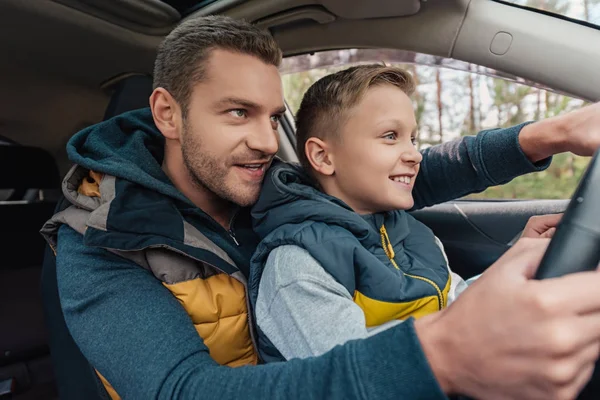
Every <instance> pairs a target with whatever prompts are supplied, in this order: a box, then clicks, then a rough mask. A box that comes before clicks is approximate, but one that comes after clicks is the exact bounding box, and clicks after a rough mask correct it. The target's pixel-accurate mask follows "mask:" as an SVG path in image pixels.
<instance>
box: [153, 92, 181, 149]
mask: <svg viewBox="0 0 600 400" xmlns="http://www.w3.org/2000/svg"><path fill="white" fill-rule="evenodd" d="M150 108H151V109H152V117H153V118H154V123H155V124H156V127H157V128H158V130H159V131H161V133H162V134H163V136H164V137H165V138H167V139H171V140H179V138H180V134H181V124H182V119H181V108H180V107H179V105H178V104H177V102H176V101H175V99H174V98H173V96H171V93H169V92H168V91H167V90H165V89H164V88H161V87H159V88H156V89H154V91H153V92H152V94H151V95H150Z"/></svg>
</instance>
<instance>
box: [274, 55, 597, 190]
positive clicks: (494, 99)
mask: <svg viewBox="0 0 600 400" xmlns="http://www.w3.org/2000/svg"><path fill="white" fill-rule="evenodd" d="M373 62H385V63H386V64H388V65H397V66H399V67H402V68H405V69H407V70H409V71H410V72H411V73H412V74H413V76H414V77H415V80H416V82H417V90H416V92H415V94H414V95H413V102H414V105H415V112H416V116H417V122H418V123H419V134H418V143H417V145H418V147H419V148H420V149H423V148H425V147H427V146H432V145H435V144H439V143H442V142H446V141H449V140H454V139H456V138H459V137H461V136H464V135H471V134H475V133H477V132H478V131H480V130H483V129H490V128H496V127H508V126H512V125H515V124H519V123H522V122H526V121H531V120H536V119H539V118H547V117H551V116H554V115H559V114H562V113H565V112H567V111H570V110H573V109H576V108H579V107H582V106H583V105H584V104H585V102H584V101H582V100H580V99H577V98H574V97H570V96H567V95H565V94H561V93H557V92H555V91H552V90H551V89H549V88H547V87H543V86H541V85H536V84H535V83H533V82H529V81H526V80H524V79H520V78H518V77H515V76H511V75H507V74H503V73H500V72H499V71H495V70H491V69H489V68H485V67H481V66H477V65H473V64H468V63H464V62H459V61H456V60H451V59H444V58H442V57H435V56H430V55H424V54H417V53H413V52H407V51H401V50H387V49H350V50H336V51H327V52H321V53H314V54H307V55H300V56H294V57H289V58H286V59H285V60H284V62H283V64H282V67H281V72H282V76H283V85H284V92H285V96H286V101H287V103H288V106H289V108H290V110H291V111H292V113H294V114H295V113H296V111H297V110H298V107H299V106H300V102H301V100H302V96H303V95H304V93H305V92H306V90H307V89H308V88H309V86H310V85H312V84H313V83H314V82H316V81H317V80H318V79H320V78H322V77H323V76H325V75H328V74H330V73H333V72H336V71H339V70H341V69H344V68H347V67H349V66H351V65H356V64H360V63H373ZM587 163H588V159H587V158H583V157H577V156H574V155H572V154H560V155H557V156H555V157H554V159H553V162H552V164H551V165H550V167H549V168H548V169H547V170H546V171H543V172H540V173H535V174H529V175H525V176H522V177H519V178H516V179H514V180H513V181H511V182H509V183H508V184H505V185H502V186H496V187H492V188H489V189H487V190H486V191H484V192H482V193H477V194H473V195H470V196H468V198H471V199H568V198H570V197H571V195H572V193H573V191H574V190H575V187H576V185H577V182H578V181H579V178H580V176H581V174H582V173H583V171H584V170H585V167H586V166H587Z"/></svg>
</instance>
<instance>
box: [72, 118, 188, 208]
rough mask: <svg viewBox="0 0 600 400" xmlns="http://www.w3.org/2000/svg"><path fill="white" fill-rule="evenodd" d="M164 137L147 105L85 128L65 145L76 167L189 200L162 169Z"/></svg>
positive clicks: (182, 199)
mask: <svg viewBox="0 0 600 400" xmlns="http://www.w3.org/2000/svg"><path fill="white" fill-rule="evenodd" d="M164 146H165V138H164V136H163V135H162V134H161V133H160V131H159V130H158V128H157V127H156V125H155V124H154V120H153V118H152V112H151V111H150V108H145V109H141V110H135V111H130V112H127V113H124V114H121V115H119V116H117V117H114V118H111V119H109V120H107V121H104V122H101V123H99V124H96V125H93V126H91V127H89V128H86V129H84V130H82V131H80V132H78V133H77V134H75V136H73V137H72V138H71V140H69V142H68V144H67V154H68V156H69V159H70V160H71V161H72V162H74V163H75V164H78V165H79V166H81V167H83V168H85V169H89V170H92V171H96V172H101V173H105V174H108V175H112V176H115V177H117V178H121V179H125V180H127V181H129V182H132V183H135V184H138V185H141V186H143V187H145V188H147V189H150V190H152V191H156V192H159V193H161V194H163V195H166V196H169V197H172V198H175V199H178V200H181V201H184V202H186V203H189V200H188V199H187V198H186V197H185V196H184V195H183V194H182V193H181V192H179V191H178V190H177V189H176V188H175V187H174V186H173V184H172V183H171V181H170V179H169V178H168V177H167V175H166V174H165V173H164V171H163V170H162V168H161V165H162V161H163V156H164V155H163V152H164Z"/></svg>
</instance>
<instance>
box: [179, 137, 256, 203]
mask: <svg viewBox="0 0 600 400" xmlns="http://www.w3.org/2000/svg"><path fill="white" fill-rule="evenodd" d="M182 138H183V140H182V143H181V152H182V154H183V163H184V164H185V167H186V169H187V170H188V173H189V175H190V177H191V178H192V179H193V181H194V184H195V185H196V186H197V187H198V188H200V189H203V190H208V191H209V192H212V193H213V194H215V195H216V196H217V197H219V198H221V199H223V200H224V201H228V202H230V203H233V204H237V205H238V206H240V207H248V206H251V205H253V204H254V203H256V201H257V200H258V195H259V193H260V187H261V185H260V184H256V185H252V184H250V183H248V184H245V185H237V186H235V185H234V184H233V183H231V182H227V175H228V173H229V170H228V168H227V167H226V166H225V165H224V163H222V162H219V160H218V159H217V158H216V157H214V155H213V154H212V153H210V152H209V151H207V149H203V148H202V142H201V141H200V139H199V138H198V137H196V135H194V133H193V132H192V131H191V129H190V128H189V126H184V131H183V135H182ZM265 158H266V156H265V155H264V154H263V153H261V152H256V151H254V152H253V151H252V150H248V154H247V155H244V156H237V157H236V156H232V160H231V161H232V162H231V165H236V164H243V163H244V162H246V163H247V162H252V161H255V160H261V159H265ZM236 159H237V160H239V162H236Z"/></svg>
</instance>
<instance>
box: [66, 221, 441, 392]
mask: <svg viewBox="0 0 600 400" xmlns="http://www.w3.org/2000/svg"><path fill="white" fill-rule="evenodd" d="M56 261H57V279H58V289H59V295H60V300H61V305H62V308H63V311H64V316H65V320H66V322H67V326H68V328H69V331H70V332H71V334H72V336H73V338H74V339H75V342H76V343H77V345H78V346H79V348H80V349H81V351H82V353H83V354H84V356H85V357H86V358H87V360H88V361H89V362H90V364H91V365H92V366H93V367H94V368H96V369H97V370H98V371H99V372H100V373H101V374H102V375H103V376H104V377H105V378H106V379H107V380H108V381H109V382H110V383H111V384H112V386H113V387H114V388H115V390H116V391H117V393H119V395H120V396H121V397H122V398H133V399H186V400H189V399H195V398H198V399H238V398H247V399H265V398H274V397H286V398H292V399H300V398H302V399H304V398H306V399H317V398H328V399H355V398H356V399H358V398H378V399H398V398H415V399H416V398H422V399H425V398H427V399H436V398H440V399H443V398H445V396H444V394H443V393H442V392H441V389H440V387H439V385H438V383H437V381H436V380H435V377H434V375H433V373H432V371H431V369H430V367H429V363H428V362H427V359H426V358H425V355H424V354H423V350H422V348H421V346H420V342H419V339H418V338H417V336H416V333H415V331H414V326H413V323H412V322H413V321H412V320H411V321H407V322H406V323H403V324H400V325H398V326H396V327H393V328H391V329H388V330H386V331H385V332H383V333H381V334H380V335H377V336H375V337H371V338H369V339H366V340H361V341H354V342H351V343H348V344H346V345H345V346H342V347H338V348H336V349H334V350H333V351H331V352H329V353H327V354H325V355H323V356H321V357H316V358H311V359H306V360H293V361H288V362H285V363H273V364H268V365H261V366H254V367H242V368H229V367H223V366H219V365H217V363H215V362H214V361H213V360H212V359H211V357H210V354H209V352H208V349H207V347H206V346H205V345H204V343H203V341H202V339H201V338H200V337H199V336H198V333H197V332H196V330H195V328H194V325H193V324H192V321H191V320H190V318H189V316H188V315H187V313H186V312H185V311H184V309H183V307H181V305H180V304H179V302H178V301H177V300H176V299H175V298H174V297H173V295H172V294H171V293H170V292H169V291H168V289H166V288H165V287H164V286H163V285H162V284H161V283H160V282H159V281H158V280H157V279H156V278H154V277H153V276H152V275H151V274H150V273H148V272H147V271H145V270H144V269H142V268H140V267H138V266H137V265H135V264H134V263H132V262H130V261H128V260H125V259H123V258H121V257H119V256H117V255H114V254H112V253H110V252H108V251H106V250H102V249H97V248H92V247H87V246H85V245H84V244H83V238H82V237H81V235H79V234H78V233H77V232H75V231H73V230H72V229H70V228H69V227H66V226H63V227H61V228H60V231H59V237H58V254H57V260H56Z"/></svg>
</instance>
